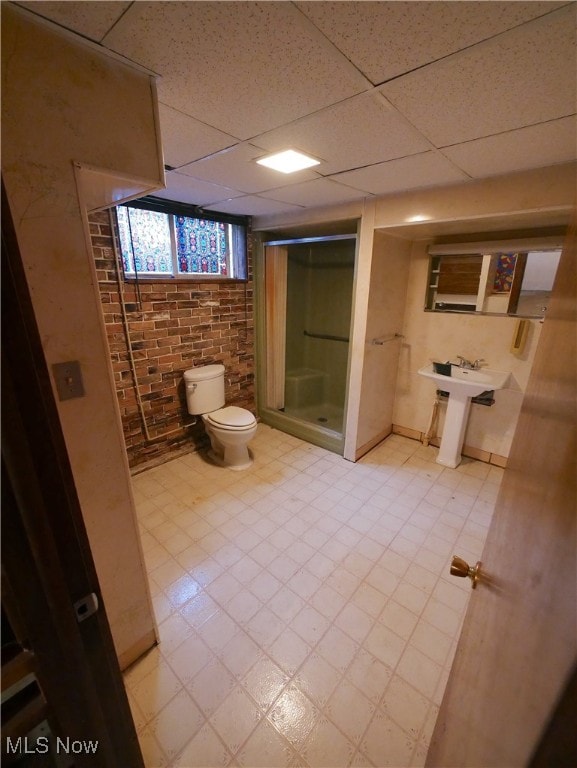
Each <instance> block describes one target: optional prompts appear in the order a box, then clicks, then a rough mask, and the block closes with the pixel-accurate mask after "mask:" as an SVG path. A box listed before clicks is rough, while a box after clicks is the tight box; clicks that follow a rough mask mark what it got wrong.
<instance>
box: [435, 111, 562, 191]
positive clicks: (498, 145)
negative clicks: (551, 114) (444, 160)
mask: <svg viewBox="0 0 577 768" xmlns="http://www.w3.org/2000/svg"><path fill="white" fill-rule="evenodd" d="M443 154H444V155H445V156H446V157H448V158H449V159H450V160H452V161H453V162H454V163H455V164H456V165H458V166H459V168H462V169H463V170H464V171H465V172H466V173H468V174H469V175H471V176H473V177H474V178H477V179H481V178H483V177H485V176H494V175H498V174H502V173H509V172H510V171H520V170H525V169H529V168H537V167H539V166H546V165H555V164H556V163H567V162H571V161H573V160H575V159H577V133H576V124H575V116H573V117H565V118H563V119H561V120H552V121H551V122H549V123H541V124H540V125H532V126H530V127H529V128H520V129H519V130H517V131H509V132H507V133H500V134H498V135H497V136H489V137H487V138H485V139H475V140H474V141H468V142H467V143H466V144H457V145H456V146H454V147H448V148H446V149H444V150H443Z"/></svg>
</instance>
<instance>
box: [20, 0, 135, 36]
mask: <svg viewBox="0 0 577 768" xmlns="http://www.w3.org/2000/svg"><path fill="white" fill-rule="evenodd" d="M18 5H21V6H22V7H23V8H27V9H28V10H30V11H34V13H37V14H38V15H40V16H43V17H44V18H46V19H50V20H51V21H54V22H56V24H60V25H61V26H63V27H66V28H67V29H71V30H73V31H74V32H78V33H79V34H80V35H84V37H87V38H89V39H90V40H96V41H100V40H102V38H103V37H104V36H105V35H106V33H107V32H108V31H109V30H110V29H111V28H112V27H113V26H114V24H115V22H116V21H117V20H118V19H119V18H120V17H121V16H122V14H123V13H124V11H125V10H126V9H127V8H128V6H129V5H130V3H129V2H120V1H119V2H116V0H102V2H100V1H93V0H84V2H81V3H78V2H77V3H73V2H52V0H45V1H43V2H38V0H36V2H33V3H18Z"/></svg>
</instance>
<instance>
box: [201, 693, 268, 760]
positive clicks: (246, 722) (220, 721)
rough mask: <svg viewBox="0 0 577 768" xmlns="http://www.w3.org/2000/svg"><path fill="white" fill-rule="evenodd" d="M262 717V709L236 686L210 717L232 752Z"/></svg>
mask: <svg viewBox="0 0 577 768" xmlns="http://www.w3.org/2000/svg"><path fill="white" fill-rule="evenodd" d="M260 719H261V713H260V711H259V710H258V709H257V708H256V707H255V705H254V703H253V701H252V699H251V698H250V697H249V696H248V694H247V693H246V692H245V691H244V690H243V689H242V688H240V687H237V688H235V689H234V690H233V691H232V693H230V694H229V695H228V696H227V698H226V699H225V700H224V701H223V703H222V704H221V705H220V707H219V708H218V709H217V710H216V712H215V713H214V714H213V715H212V717H211V718H210V722H211V724H212V726H213V728H214V729H215V731H216V732H217V733H218V735H219V736H220V738H221V739H222V740H223V741H224V743H225V744H226V746H227V747H228V748H229V750H230V751H231V753H232V754H235V753H236V752H237V751H238V750H239V749H240V747H241V745H242V744H244V742H245V741H246V740H247V738H248V737H249V736H250V734H251V733H252V732H253V731H254V729H255V728H256V726H257V725H258V723H259V721H260Z"/></svg>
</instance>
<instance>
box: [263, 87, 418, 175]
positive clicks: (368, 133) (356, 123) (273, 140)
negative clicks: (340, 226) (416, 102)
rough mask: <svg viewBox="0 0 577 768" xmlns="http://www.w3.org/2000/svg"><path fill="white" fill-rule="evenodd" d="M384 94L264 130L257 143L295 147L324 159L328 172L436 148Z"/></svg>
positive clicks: (355, 99)
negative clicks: (273, 128)
mask: <svg viewBox="0 0 577 768" xmlns="http://www.w3.org/2000/svg"><path fill="white" fill-rule="evenodd" d="M379 96H380V94H376V95H375V94H374V93H368V94H367V93H365V94H361V95H360V96H354V97H353V98H351V99H347V100H346V101H343V102H341V103H340V104H337V105H335V106H332V107H328V108H327V109H324V110H322V112H317V113H316V114H314V115H309V116H308V117H305V118H302V119H301V120H298V121H297V122H295V123H291V124H290V125H285V126H283V127H282V128H277V129H276V130H274V131H269V132H268V133H264V134H261V135H260V136H258V137H256V138H255V142H256V143H257V144H259V145H260V146H263V147H266V148H267V149H269V150H276V149H282V148H284V147H294V148H295V149H300V150H301V151H303V152H309V153H310V154H312V155H315V156H316V157H318V158H319V159H322V160H323V162H322V163H321V165H320V166H319V168H318V169H317V170H318V172H319V173H322V174H323V175H326V174H330V173H336V172H338V171H344V170H352V169H353V168H358V167H359V166H363V165H371V164H372V163H378V162H382V161H383V160H391V159H393V158H396V157H405V156H406V155H413V154H416V153H418V152H424V151H425V150H427V149H430V148H431V145H430V143H429V142H428V141H427V140H426V139H424V138H423V137H422V136H421V134H419V133H418V132H417V131H416V130H415V129H414V128H412V126H411V125H410V124H409V123H408V122H407V120H405V119H404V118H403V117H402V116H401V115H400V114H399V113H398V112H397V111H396V110H395V109H394V108H393V107H391V106H390V105H388V104H387V103H386V101H385V99H383V98H379Z"/></svg>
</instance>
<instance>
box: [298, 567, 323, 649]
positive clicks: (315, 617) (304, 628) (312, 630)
mask: <svg viewBox="0 0 577 768" xmlns="http://www.w3.org/2000/svg"><path fill="white" fill-rule="evenodd" d="M291 583H292V582H291ZM329 626H330V624H329V621H328V619H326V618H325V617H324V616H323V615H322V613H320V612H319V611H317V610H316V608H313V607H312V606H310V605H306V606H305V607H304V608H303V609H302V610H301V611H299V613H297V615H296V616H295V617H294V618H293V619H292V621H291V627H292V629H294V631H295V632H297V633H298V634H299V635H300V636H301V638H302V639H303V640H304V641H305V643H307V644H308V645H309V646H310V647H311V648H312V647H313V646H314V645H316V644H317V643H318V642H319V640H320V639H321V637H322V636H323V635H324V634H325V632H326V631H327V629H328V628H329Z"/></svg>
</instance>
